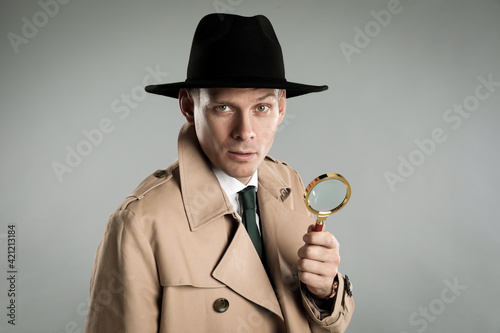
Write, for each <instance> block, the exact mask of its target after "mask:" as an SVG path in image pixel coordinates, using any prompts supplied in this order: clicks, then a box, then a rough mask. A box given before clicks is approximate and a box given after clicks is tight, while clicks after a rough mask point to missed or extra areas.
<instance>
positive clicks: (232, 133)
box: [180, 88, 286, 184]
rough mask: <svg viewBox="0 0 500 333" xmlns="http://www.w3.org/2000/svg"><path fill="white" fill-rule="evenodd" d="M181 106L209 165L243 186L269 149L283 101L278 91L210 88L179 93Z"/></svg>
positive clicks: (281, 112) (279, 119) (284, 102)
mask: <svg viewBox="0 0 500 333" xmlns="http://www.w3.org/2000/svg"><path fill="white" fill-rule="evenodd" d="M183 98H186V99H184V100H183ZM190 101H191V103H193V107H192V112H191V113H189V112H187V111H189V104H186V103H189V102H190ZM180 105H181V110H182V111H183V113H184V115H185V116H186V119H187V120H188V122H189V123H191V124H194V125H195V129H196V135H197V137H198V140H199V142H200V145H201V148H202V149H203V151H204V152H205V155H207V157H208V158H209V159H210V161H211V162H212V163H213V164H214V165H215V166H216V167H218V168H219V169H221V170H222V171H224V172H225V173H226V174H228V175H229V176H231V177H234V178H236V179H238V180H239V181H241V182H242V183H244V184H246V183H248V181H249V180H250V178H251V176H252V175H253V173H254V172H255V170H257V168H258V167H259V165H260V163H262V161H263V159H264V157H265V156H266V155H267V153H268V152H269V150H270V149H271V146H272V144H273V140H274V135H275V134H276V129H277V127H278V125H279V124H280V123H281V121H282V120H283V116H284V115H285V109H286V98H285V96H284V91H283V93H282V94H281V93H280V91H279V90H278V89H250V88H248V89H247V88H210V89H199V94H198V96H189V94H188V93H187V92H186V91H181V94H180Z"/></svg>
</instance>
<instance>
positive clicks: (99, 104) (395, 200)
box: [0, 0, 500, 333]
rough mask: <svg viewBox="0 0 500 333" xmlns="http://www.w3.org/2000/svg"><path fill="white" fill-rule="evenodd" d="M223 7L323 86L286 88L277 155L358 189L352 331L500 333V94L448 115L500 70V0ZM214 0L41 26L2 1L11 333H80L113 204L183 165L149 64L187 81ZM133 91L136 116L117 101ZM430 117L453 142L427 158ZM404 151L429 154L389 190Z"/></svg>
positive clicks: (349, 254)
mask: <svg viewBox="0 0 500 333" xmlns="http://www.w3.org/2000/svg"><path fill="white" fill-rule="evenodd" d="M61 1H62V0H61ZM222 1H223V2H224V3H230V4H232V5H230V8H229V7H228V8H227V9H231V10H232V11H231V12H232V13H236V14H241V15H254V14H258V13H262V14H265V15H267V16H268V17H269V18H270V19H271V21H272V22H273V25H274V27H275V30H276V32H277V35H278V37H279V39H280V41H281V44H282V47H283V51H284V54H285V62H286V68H287V78H288V79H289V80H291V81H296V82H304V83H311V84H328V85H329V86H330V89H329V90H328V91H327V92H324V93H320V94H311V95H307V96H304V97H299V98H293V99H290V100H289V101H288V108H287V112H288V114H287V117H286V118H285V121H284V123H283V124H282V126H281V127H280V128H279V133H278V135H277V137H276V140H275V144H274V147H273V149H272V151H271V155H273V156H274V157H276V158H278V159H281V160H285V161H287V162H288V163H289V164H291V165H292V166H293V167H295V168H296V169H297V170H298V171H299V173H300V174H301V175H302V178H303V180H304V183H306V184H307V183H308V182H309V181H310V180H312V179H313V178H314V177H316V176H317V175H319V174H321V173H325V172H338V173H341V174H342V175H344V176H345V177H346V178H347V179H348V180H349V181H350V183H351V185H352V188H353V192H352V193H353V194H352V198H351V201H350V202H349V204H348V205H347V206H346V207H345V208H344V209H343V210H342V211H340V212H339V213H338V214H336V215H334V216H333V217H330V218H329V220H328V221H327V229H328V230H329V231H331V232H333V233H334V234H335V235H336V237H337V238H338V239H339V241H340V243H341V256H342V263H341V265H340V270H341V272H342V273H345V274H348V275H349V276H350V278H351V280H352V281H353V283H354V294H355V300H356V311H355V315H354V317H353V320H352V322H351V325H350V327H349V329H348V331H349V332H395V333H399V332H408V333H410V332H424V331H425V332H500V316H498V313H499V310H500V306H499V296H500V293H499V288H498V278H499V273H500V268H499V267H500V266H499V260H498V253H499V250H500V246H499V245H498V239H499V236H500V228H499V226H498V217H497V212H498V204H497V202H496V201H497V200H498V199H499V195H498V188H499V186H500V178H499V173H498V165H499V163H500V158H499V149H498V148H499V139H500V135H499V120H500V119H499V112H498V108H499V105H500V87H496V88H495V91H493V92H491V93H490V95H489V96H488V98H485V99H484V100H481V101H480V103H479V105H478V106H477V109H476V110H475V111H473V112H471V113H470V116H469V117H468V118H463V119H462V122H461V124H460V127H458V128H456V129H453V127H452V126H453V125H456V123H455V121H453V122H450V121H446V120H445V119H444V118H443V117H444V116H445V115H446V114H447V110H448V109H449V108H452V107H453V105H454V104H455V103H457V104H461V103H464V101H465V100H467V101H469V102H471V101H473V99H471V96H473V95H474V93H475V89H476V87H477V86H478V85H479V84H480V81H479V80H478V77H480V76H482V77H484V78H485V79H487V78H488V76H490V75H491V77H492V80H493V81H495V82H500V66H499V65H500V60H499V59H500V43H499V42H500V2H499V1H493V0H478V1H473V0H456V1H451V0H440V1H433V0H418V1H417V0H414V1H411V0H401V2H400V5H399V7H397V8H399V10H400V12H399V13H398V14H392V15H391V20H390V22H389V23H388V24H385V25H386V26H381V25H380V24H379V23H374V22H377V21H376V20H375V19H374V16H373V15H372V14H371V11H375V12H379V11H381V10H387V6H388V4H389V3H390V1H388V0H376V1H368V0H365V1H361V0H359V1H358V0H357V1H353V0H350V1H347V0H345V1H332V0H324V1H308V2H306V1H284V0H272V1H250V0H231V1H229V0H222ZM214 3H215V2H214V1H211V0H206V1H205V0H204V1H190V2H187V1H180V0H176V1H168V2H166V1H130V0H129V1H123V0H122V1H116V0H115V1H96V0H93V1H76V0H73V1H70V2H69V3H67V4H64V5H59V8H58V12H57V13H56V14H55V15H53V17H49V16H48V15H45V16H46V17H47V18H48V20H47V22H43V14H37V13H39V12H40V11H42V9H41V6H40V5H39V4H38V3H37V2H35V1H4V2H2V4H1V7H0V13H1V14H0V15H1V19H0V31H1V34H0V35H1V36H2V39H1V41H0V44H1V49H0V61H1V73H0V77H1V81H2V85H1V86H2V89H1V90H0V105H1V123H0V137H1V138H0V147H1V158H2V163H1V166H0V174H1V176H0V179H1V183H0V191H1V192H0V193H1V194H0V195H1V200H0V211H1V213H2V218H1V224H0V241H1V243H0V249H1V250H0V258H1V259H0V262H1V269H2V274H1V275H0V276H6V275H7V273H6V271H7V265H6V264H7V260H6V259H7V246H6V238H5V237H6V233H7V225H9V224H16V225H17V251H18V256H17V265H18V270H19V274H18V280H17V295H18V297H17V302H16V304H17V325H16V326H15V327H13V326H12V325H9V324H7V319H8V318H7V317H6V313H7V309H6V306H7V302H8V298H7V296H6V294H7V289H8V286H7V280H6V278H1V279H0V303H1V304H0V305H1V306H0V308H1V309H3V310H2V311H0V318H1V319H0V330H1V331H2V332H6V331H7V332H11V331H12V332H14V331H18V332H53V333H56V332H57V333H59V332H81V331H82V330H83V327H84V321H85V315H86V306H87V302H88V298H87V297H88V286H89V278H90V273H91V269H92V261H93V257H94V253H95V250H96V247H97V245H98V242H99V241H100V239H101V236H102V233H103V230H104V227H105V224H106V222H107V218H108V216H109V215H110V214H111V213H112V211H113V210H114V209H115V208H116V207H117V206H118V204H119V203H120V202H121V201H122V200H123V199H124V198H125V196H126V195H127V194H129V193H130V192H131V191H132V190H133V189H134V188H135V186H136V185H137V184H138V183H139V182H140V181H141V180H142V179H143V178H144V177H146V176H147V175H148V174H150V173H151V172H153V171H155V170H156V169H160V168H164V167H165V166H167V165H168V164H170V163H171V162H172V161H174V160H175V159H176V154H177V153H176V138H177V133H178V129H179V127H180V126H181V124H182V123H183V118H182V116H181V114H180V112H179V111H178V106H177V102H176V101H175V100H173V99H172V100H171V99H167V98H161V97H158V96H153V95H150V96H144V95H142V94H140V93H139V91H140V88H141V86H142V81H143V78H144V77H145V76H146V75H147V74H148V70H147V68H148V67H150V68H153V69H154V68H157V67H158V68H159V70H160V71H161V72H165V73H166V72H168V76H167V75H165V74H162V75H163V77H161V79H162V80H161V81H162V82H173V81H181V80H184V79H185V70H186V64H187V58H188V54H189V48H190V44H191V38H192V35H193V32H194V29H195V26H196V24H197V22H198V21H199V19H200V18H201V17H202V16H203V15H205V14H207V13H210V12H214V11H217V8H215V6H214ZM54 8H55V7H53V8H52V10H53V11H54ZM52 14H54V13H52ZM37 15H38V16H37ZM34 16H35V19H38V20H39V21H37V22H38V24H39V25H40V26H41V27H40V28H38V32H37V33H36V34H35V35H34V36H31V37H30V38H27V43H24V44H20V45H18V52H15V48H14V47H13V46H12V43H11V42H10V41H9V39H8V34H9V33H15V34H17V35H19V36H22V28H23V25H24V24H25V21H23V17H25V18H26V19H27V20H28V21H30V22H33V19H34ZM44 23H45V24H44ZM377 24H378V27H379V29H378V30H377ZM356 27H357V28H359V29H361V30H364V29H365V27H368V28H371V29H373V30H371V32H370V34H371V35H372V37H370V41H369V43H367V42H366V40H365V43H367V44H368V45H366V46H364V47H360V48H358V53H353V54H352V55H351V57H350V62H349V61H348V59H347V57H346V56H345V55H344V53H343V52H342V49H341V45H345V44H342V43H348V44H350V45H353V46H355V45H356V44H355V37H356V34H357V33H356V30H355V28H356ZM25 32H26V31H25ZM31 33H32V35H33V34H34V33H33V31H31ZM11 36H12V35H11ZM361 42H362V41H360V40H359V36H358V45H361V44H359V43H361ZM226 51H228V52H230V50H226ZM263 51H265V50H263ZM151 82H152V80H151V79H150V81H149V83H151ZM480 91H481V92H482V93H483V94H485V93H487V92H488V90H487V89H486V88H481V90H480ZM133 92H134V93H135V96H136V97H137V99H136V100H135V101H134V100H132V102H134V103H131V104H130V105H132V106H134V107H129V113H128V115H127V116H126V117H125V114H124V113H123V112H124V111H120V112H118V113H116V112H114V111H116V107H119V106H121V107H122V108H123V107H124V106H125V105H126V104H125V103H124V102H122V101H121V100H120V99H121V98H122V94H127V95H131V94H132V93H133ZM135 102H136V103H135ZM113 103H115V104H113ZM113 105H114V107H115V108H113ZM122 110H123V109H122ZM120 116H121V118H120ZM105 118H107V119H109V120H110V121H111V122H112V131H111V132H110V133H105V134H103V137H102V139H101V141H100V142H99V144H97V145H95V146H93V147H92V151H91V152H90V153H89V154H88V156H85V157H83V159H82V161H81V163H80V164H78V165H77V166H76V167H74V168H72V169H73V170H72V172H71V173H69V172H68V173H64V174H63V175H62V179H61V180H60V179H58V177H57V175H56V173H55V172H54V170H53V166H52V164H53V163H54V162H58V163H61V164H66V162H65V159H66V155H67V150H66V149H67V146H69V147H71V148H72V149H76V147H77V146H78V145H79V144H80V145H83V144H84V143H82V142H83V141H84V140H86V138H85V136H84V134H83V132H82V131H84V130H87V131H91V130H92V129H95V128H98V126H99V123H100V122H101V121H102V120H103V119H105ZM122 118H123V119H122ZM436 128H440V129H441V130H442V133H443V135H444V136H445V137H446V140H445V141H444V142H439V143H435V148H434V151H432V152H431V153H429V155H424V154H423V153H418V152H417V150H418V149H419V148H418V146H417V144H416V143H415V140H420V141H425V140H428V139H429V138H431V133H432V131H433V130H434V129H436ZM82 147H83V146H82ZM429 147H430V146H428V148H429ZM419 154H420V155H419ZM400 156H401V157H402V158H405V159H408V158H410V156H412V158H413V160H414V161H417V162H418V163H419V164H420V165H418V166H416V167H415V169H414V170H413V172H412V173H411V174H410V175H407V176H408V177H404V178H403V179H404V182H398V183H396V184H395V185H394V186H393V188H391V186H390V185H389V182H388V181H387V180H386V173H387V172H391V173H393V174H398V166H399V165H400V163H401V162H400ZM422 157H423V158H422ZM406 171H408V170H406ZM403 172H404V170H403ZM450 283H451V284H452V285H453V284H459V285H460V286H462V289H461V290H455V294H454V293H453V291H451V290H450V289H449V286H448V285H449V284H450ZM463 288H465V289H463ZM442 295H444V297H445V298H446V300H448V301H447V302H446V303H445V302H444V301H443V299H442ZM450 299H453V300H452V301H450ZM426 308H427V309H428V310H427V311H428V315H427V317H424V316H422V315H420V314H419V311H422V309H426ZM419 309H421V310H419ZM412 316H413V317H412ZM411 318H413V320H412V319H411ZM424 318H427V319H424ZM416 320H418V322H416Z"/></svg>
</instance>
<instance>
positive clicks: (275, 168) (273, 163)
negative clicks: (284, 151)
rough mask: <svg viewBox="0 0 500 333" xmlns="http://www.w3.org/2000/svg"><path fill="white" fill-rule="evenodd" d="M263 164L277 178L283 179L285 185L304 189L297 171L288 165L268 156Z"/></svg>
mask: <svg viewBox="0 0 500 333" xmlns="http://www.w3.org/2000/svg"><path fill="white" fill-rule="evenodd" d="M263 164H264V165H265V166H266V169H268V170H269V171H270V172H271V173H273V174H274V175H275V176H276V177H277V178H279V179H281V180H282V181H283V182H284V183H287V184H290V185H291V186H300V187H303V184H302V179H301V178H300V175H299V173H298V172H297V170H295V169H294V168H292V167H291V166H290V165H289V164H288V163H286V162H283V161H280V160H278V159H275V158H273V157H271V156H269V155H268V156H266V158H265V159H264V162H263Z"/></svg>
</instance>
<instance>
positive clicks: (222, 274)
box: [212, 223, 283, 319]
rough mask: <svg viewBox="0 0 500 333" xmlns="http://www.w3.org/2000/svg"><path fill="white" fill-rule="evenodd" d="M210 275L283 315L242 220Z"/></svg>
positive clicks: (244, 295)
mask: <svg viewBox="0 0 500 333" xmlns="http://www.w3.org/2000/svg"><path fill="white" fill-rule="evenodd" d="M212 276H213V277H214V278H215V279H217V280H219V281H220V282H222V283H224V284H225V285H227V286H228V287H229V288H231V289H232V290H234V291H235V292H237V293H238V294H240V295H241V296H243V297H245V298H247V299H248V300H250V301H252V302H254V303H256V304H258V305H260V306H262V307H264V308H266V309H268V310H269V311H271V312H273V313H274V314H276V315H277V316H278V317H280V318H281V319H283V315H282V313H281V308H280V305H279V303H278V300H277V298H276V295H275V292H274V290H273V286H272V285H271V282H270V281H269V277H268V276H267V272H266V270H265V268H264V266H263V264H262V262H261V260H260V258H259V255H258V254H257V251H255V247H254V246H253V243H252V241H251V240H250V237H249V236H248V232H247V231H246V229H245V227H244V226H243V224H242V223H238V227H237V229H236V233H235V235H234V237H233V239H232V241H231V243H230V244H229V247H228V248H227V250H226V252H225V253H224V255H223V257H222V259H221V260H220V262H219V264H218V265H217V267H216V268H215V270H214V271H213V272H212Z"/></svg>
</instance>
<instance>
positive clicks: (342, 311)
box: [300, 273, 354, 333]
mask: <svg viewBox="0 0 500 333" xmlns="http://www.w3.org/2000/svg"><path fill="white" fill-rule="evenodd" d="M338 278H339V288H338V290H337V295H335V297H334V298H333V307H332V309H331V311H330V313H323V312H320V311H319V309H317V307H316V306H315V305H314V303H313V301H312V300H311V299H310V298H309V297H308V292H307V287H306V286H305V285H303V286H302V288H300V293H301V297H302V304H303V305H304V308H305V310H306V313H307V320H308V321H309V325H310V327H311V331H312V332H313V333H326V332H330V333H343V332H344V331H345V330H346V329H347V326H348V325H349V322H350V321H351V317H352V313H353V312H354V300H353V298H352V293H351V290H352V285H351V283H350V281H348V280H346V279H344V277H343V276H342V275H341V274H340V273H339V274H338ZM347 284H349V285H347Z"/></svg>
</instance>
